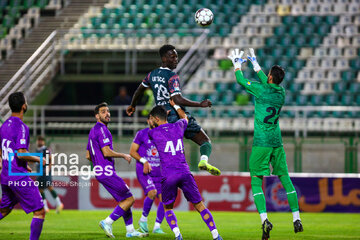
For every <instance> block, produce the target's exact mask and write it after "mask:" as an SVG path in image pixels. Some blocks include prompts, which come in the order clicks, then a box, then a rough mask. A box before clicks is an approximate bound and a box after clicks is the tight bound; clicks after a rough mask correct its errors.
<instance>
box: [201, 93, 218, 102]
mask: <svg viewBox="0 0 360 240" xmlns="http://www.w3.org/2000/svg"><path fill="white" fill-rule="evenodd" d="M207 98H208V99H210V101H211V102H212V104H213V105H218V104H219V103H220V101H219V94H218V93H217V92H214V93H213V94H210V95H209V96H208V97H207ZM202 100H203V99H201V100H200V101H202Z"/></svg>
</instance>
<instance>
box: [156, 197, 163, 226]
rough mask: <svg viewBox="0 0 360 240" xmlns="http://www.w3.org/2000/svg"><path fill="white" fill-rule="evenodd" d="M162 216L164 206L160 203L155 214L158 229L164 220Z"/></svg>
mask: <svg viewBox="0 0 360 240" xmlns="http://www.w3.org/2000/svg"><path fill="white" fill-rule="evenodd" d="M164 216H165V210H164V204H163V203H162V202H160V203H159V206H158V209H157V212H156V223H159V227H160V224H161V223H162V221H163V220H164Z"/></svg>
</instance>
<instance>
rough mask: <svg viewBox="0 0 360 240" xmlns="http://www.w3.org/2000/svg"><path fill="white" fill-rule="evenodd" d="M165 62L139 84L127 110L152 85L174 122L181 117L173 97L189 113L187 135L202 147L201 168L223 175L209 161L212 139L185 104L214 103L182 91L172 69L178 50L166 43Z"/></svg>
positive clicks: (162, 50) (162, 51)
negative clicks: (175, 108)
mask: <svg viewBox="0 0 360 240" xmlns="http://www.w3.org/2000/svg"><path fill="white" fill-rule="evenodd" d="M159 54H160V58H161V61H162V65H161V67H160V68H157V69H154V70H153V71H151V72H150V73H149V74H148V75H147V76H146V77H145V79H144V80H143V82H142V83H141V84H140V85H139V87H138V88H137V90H136V91H135V93H134V96H133V98H132V101H131V104H130V106H129V107H128V108H127V110H126V112H127V114H128V115H129V116H131V115H132V114H133V113H134V112H135V107H136V105H137V102H138V100H140V98H141V96H143V95H144V92H145V90H146V89H148V88H150V89H151V90H152V91H153V95H154V97H155V103H156V105H158V106H159V105H161V106H164V107H165V109H166V110H169V111H170V112H169V114H168V116H167V121H168V122H169V123H174V122H176V121H177V120H179V116H178V114H177V112H176V111H175V110H174V109H173V108H172V107H171V106H170V103H169V99H170V97H171V98H172V99H173V100H174V102H175V103H176V104H178V105H180V106H181V108H182V109H183V110H184V111H185V113H186V114H187V116H188V119H189V123H188V127H187V129H186V131H185V134H184V136H185V138H188V139H191V140H192V141H193V142H195V143H196V144H198V145H199V146H200V162H199V164H198V167H199V169H200V170H206V171H208V172H209V173H211V174H212V175H216V176H218V175H220V174H221V172H220V170H219V169H217V168H216V167H214V166H212V165H211V164H209V163H208V160H209V157H210V154H211V150H212V145H211V141H210V138H209V137H208V136H207V134H206V133H205V131H204V130H203V129H202V128H201V126H200V125H199V124H198V123H197V122H196V119H195V118H194V117H193V116H191V115H190V113H189V112H187V111H186V109H185V107H201V108H207V107H211V105H212V103H211V101H210V100H209V99H206V100H203V101H201V102H194V101H191V100H189V99H187V98H185V97H183V96H182V94H181V89H180V77H179V75H177V74H176V73H175V72H174V71H173V70H174V69H176V67H177V64H178V54H177V52H176V49H175V47H174V46H172V45H168V44H167V45H163V46H162V47H161V48H160V49H159Z"/></svg>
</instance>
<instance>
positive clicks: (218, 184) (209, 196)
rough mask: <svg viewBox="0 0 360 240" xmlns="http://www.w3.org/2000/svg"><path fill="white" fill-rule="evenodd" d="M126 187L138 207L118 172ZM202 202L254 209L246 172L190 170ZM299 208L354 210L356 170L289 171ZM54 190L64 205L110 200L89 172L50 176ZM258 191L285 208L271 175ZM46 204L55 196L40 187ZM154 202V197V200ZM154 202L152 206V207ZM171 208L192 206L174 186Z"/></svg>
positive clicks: (272, 206) (97, 206) (358, 209)
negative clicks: (214, 172)
mask: <svg viewBox="0 0 360 240" xmlns="http://www.w3.org/2000/svg"><path fill="white" fill-rule="evenodd" d="M119 175H120V176H122V177H123V179H124V180H125V182H126V183H127V184H128V186H129V187H130V189H131V192H132V193H133V195H134V197H135V199H136V201H135V204H134V209H137V210H141V209H142V206H143V202H144V199H145V196H144V193H143V190H142V188H141V185H140V183H139V182H138V181H137V179H136V175H135V173H134V172H120V173H119ZM194 177H195V180H196V182H197V184H198V187H199V190H200V193H201V195H202V197H203V201H204V203H205V205H206V206H207V207H208V208H209V209H211V210H214V211H256V207H255V204H254V200H253V197H252V191H251V184H250V182H251V178H250V176H249V174H247V173H234V172H226V173H223V175H222V176H220V177H214V176H210V175H208V174H199V173H194ZM291 179H292V181H293V183H294V186H295V189H296V191H297V193H298V196H299V205H300V210H301V211H303V212H349V213H352V212H353V213H360V176H359V174H350V175H349V174H291ZM53 180H54V181H53V184H54V186H55V190H56V191H57V192H58V194H59V196H60V197H61V199H62V201H63V203H64V205H65V208H66V209H79V210H101V209H112V208H114V207H115V206H116V201H115V200H114V199H113V198H112V197H111V195H110V194H109V193H108V192H107V191H106V189H105V188H104V187H103V186H102V185H101V184H99V182H98V181H97V180H96V179H95V178H94V177H91V178H90V179H86V177H85V179H84V178H83V177H68V176H67V177H54V178H53ZM263 188H264V193H265V194H266V205H267V209H268V211H284V212H287V211H290V209H289V206H288V202H287V198H286V192H285V190H284V189H283V188H282V186H281V183H280V181H279V180H278V178H277V177H267V178H265V181H264V185H263ZM46 195H47V199H48V201H49V206H50V208H54V206H55V201H54V199H53V198H52V197H51V196H50V193H49V192H48V191H46ZM155 205H156V206H157V205H158V201H156V204H155ZM156 206H153V208H154V209H155V208H156ZM174 206H175V210H176V211H189V210H194V209H193V207H192V205H191V204H189V203H188V202H187V201H186V199H185V198H184V196H183V194H181V192H180V190H179V191H178V198H177V200H176V202H175V205H174Z"/></svg>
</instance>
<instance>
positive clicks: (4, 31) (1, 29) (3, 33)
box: [0, 26, 7, 39]
mask: <svg viewBox="0 0 360 240" xmlns="http://www.w3.org/2000/svg"><path fill="white" fill-rule="evenodd" d="M6 34H7V29H6V28H4V27H1V26H0V39H2V38H4V37H6Z"/></svg>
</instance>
